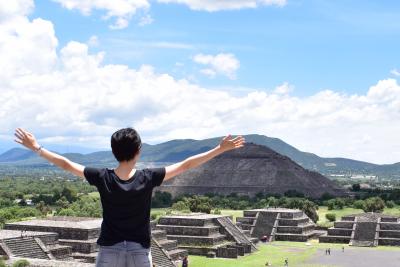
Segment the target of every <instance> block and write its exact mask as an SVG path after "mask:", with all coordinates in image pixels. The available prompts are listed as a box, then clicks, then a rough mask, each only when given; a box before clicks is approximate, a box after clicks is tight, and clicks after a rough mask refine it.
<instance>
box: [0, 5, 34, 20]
mask: <svg viewBox="0 0 400 267" xmlns="http://www.w3.org/2000/svg"><path fill="white" fill-rule="evenodd" d="M34 6H35V5H34V3H33V0H13V1H0V22H1V21H4V20H6V19H10V17H13V16H16V15H28V14H29V13H31V11H32V10H33V8H34Z"/></svg>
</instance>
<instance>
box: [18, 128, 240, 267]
mask: <svg viewBox="0 0 400 267" xmlns="http://www.w3.org/2000/svg"><path fill="white" fill-rule="evenodd" d="M15 136H16V139H15V141H16V142H17V143H20V144H22V145H24V146H25V147H27V148H28V149H30V150H32V151H34V152H36V153H37V154H38V155H39V156H41V157H43V158H45V159H46V160H48V161H49V162H51V163H53V164H54V165H56V166H58V167H60V168H62V169H64V170H66V171H69V172H71V173H72V174H74V175H76V176H79V177H81V178H86V180H87V181H88V182H89V184H91V185H94V186H96V188H97V190H98V191H99V193H100V199H101V204H102V208H103V222H102V224H101V232H100V237H99V239H98V240H97V244H99V247H100V249H99V254H98V256H97V259H96V266H97V267H101V266H114V267H117V266H124V267H125V266H130V267H151V266H152V260H151V252H150V207H151V196H152V192H153V188H154V187H156V186H160V185H161V183H162V182H163V181H166V180H169V179H171V178H172V177H174V176H176V175H178V174H181V173H183V172H185V171H187V170H189V169H192V168H195V167H198V166H200V165H202V164H203V163H205V162H207V161H209V160H210V159H212V158H214V157H216V156H218V155H220V154H222V153H224V152H226V151H228V150H232V149H236V148H240V147H242V146H243V145H244V138H243V137H241V136H238V137H235V138H232V137H231V136H230V135H228V136H226V137H225V138H223V139H222V141H221V142H220V144H219V145H217V146H216V147H215V148H213V149H211V150H209V151H207V152H204V153H201V154H198V155H195V156H192V157H189V158H187V159H185V160H183V161H181V162H178V163H175V164H172V165H169V166H166V167H163V168H145V169H136V168H135V165H136V163H137V161H138V160H139V156H140V152H141V147H142V142H141V139H140V136H139V134H138V133H137V132H136V131H135V130H134V129H132V128H125V129H121V130H118V131H116V132H115V133H114V134H113V135H112V136H111V150H112V153H113V154H114V156H115V158H116V159H117V161H118V166H117V167H116V168H115V169H108V168H91V167H85V166H82V165H81V164H78V163H75V162H72V161H70V160H68V159H67V158H65V157H63V156H60V155H58V154H56V153H54V152H51V151H49V150H47V149H45V148H43V147H42V146H41V145H39V143H38V142H37V141H36V139H35V137H34V135H33V134H32V133H29V132H28V131H26V130H24V129H21V128H17V129H16V130H15ZM186 266H187V265H186Z"/></svg>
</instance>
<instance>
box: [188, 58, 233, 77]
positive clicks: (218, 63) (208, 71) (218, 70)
mask: <svg viewBox="0 0 400 267" xmlns="http://www.w3.org/2000/svg"><path fill="white" fill-rule="evenodd" d="M193 61H194V62H196V63H198V64H202V65H206V66H207V68H205V69H202V70H201V73H203V74H205V75H207V76H210V77H215V75H217V74H222V75H225V76H227V77H228V78H229V79H231V80H234V79H236V71H237V70H238V69H239V67H240V62H239V60H238V59H237V58H236V57H235V55H233V54H224V53H221V54H217V55H215V56H213V55H204V54H197V55H195V56H194V57H193Z"/></svg>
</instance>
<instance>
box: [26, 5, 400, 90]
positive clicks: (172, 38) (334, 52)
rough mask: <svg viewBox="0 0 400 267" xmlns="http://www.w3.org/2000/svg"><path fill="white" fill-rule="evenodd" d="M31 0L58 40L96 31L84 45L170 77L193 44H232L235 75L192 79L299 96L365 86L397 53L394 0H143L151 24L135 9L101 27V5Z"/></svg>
mask: <svg viewBox="0 0 400 267" xmlns="http://www.w3.org/2000/svg"><path fill="white" fill-rule="evenodd" d="M35 5H36V7H35V10H34V12H33V13H32V14H31V15H30V17H32V18H34V17H41V18H44V19H48V20H51V21H52V22H53V23H54V27H55V30H56V32H57V37H58V39H59V42H60V46H59V47H63V46H64V45H65V44H66V43H68V42H69V41H70V40H77V41H81V42H86V41H87V40H88V39H89V38H90V37H91V36H92V35H96V36H97V37H98V39H99V46H98V47H96V48H93V51H105V52H106V55H107V56H106V58H105V62H106V63H119V64H127V65H129V66H130V67H132V68H137V67H139V66H140V65H142V64H150V65H152V66H154V67H155V69H156V70H157V71H158V72H168V73H171V70H174V71H173V72H172V73H171V74H172V75H174V76H175V77H176V78H178V79H179V78H186V77H188V76H190V75H196V74H197V73H196V71H198V69H199V66H198V65H196V64H194V63H193V62H192V60H191V59H192V57H193V56H194V55H195V54H197V53H206V54H216V53H233V54H234V55H235V56H236V57H237V58H238V59H239V60H240V68H239V70H238V71H237V79H236V80H230V79H227V78H226V77H215V78H213V79H210V78H208V77H206V76H202V75H200V76H198V75H197V76H196V82H198V83H199V84H201V85H204V86H208V87H235V88H236V87H241V88H263V89H267V90H268V89H273V88H274V87H276V86H277V85H279V84H281V83H283V82H289V83H290V84H293V85H294V86H295V88H296V89H295V90H294V92H293V93H294V94H295V95H299V96H306V95H311V94H313V93H315V92H318V91H319V90H321V89H332V90H335V91H339V92H345V93H349V94H352V93H365V92H366V91H367V90H368V88H369V87H370V86H371V85H373V84H374V83H376V81H377V80H379V79H382V78H386V77H388V76H391V75H390V71H391V70H393V69H396V68H397V67H399V66H398V65H399V62H400V53H399V47H400V34H399V33H400V19H399V18H400V16H399V15H400V2H398V1H321V0H319V1H299V0H289V1H287V3H286V5H285V6H283V7H277V6H262V7H259V8H255V9H240V10H223V11H218V12H207V11H193V10H191V9H190V8H188V7H187V6H186V5H178V4H163V3H157V2H152V3H151V9H150V10H149V14H150V15H151V17H152V18H153V20H154V21H153V22H152V23H151V24H149V25H145V26H139V25H138V24H137V21H138V20H139V15H137V16H133V18H132V19H131V22H130V24H129V26H128V27H127V28H125V29H121V30H110V29H109V27H108V25H109V24H110V21H106V20H104V19H102V16H104V14H105V12H104V11H101V10H100V11H99V10H95V11H93V12H92V14H91V15H90V16H83V15H82V14H81V13H80V12H79V11H78V10H68V9H65V8H63V7H62V6H61V5H60V4H59V3H55V2H52V1H45V0H41V1H36V2H35ZM155 43H165V44H167V43H168V44H170V46H173V45H175V46H176V48H171V47H168V48H161V47H160V46H155ZM151 44H153V47H151ZM177 62H179V63H183V64H184V68H176V66H175V64H176V63H177Z"/></svg>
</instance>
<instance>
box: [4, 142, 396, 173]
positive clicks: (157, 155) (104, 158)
mask: <svg viewBox="0 0 400 267" xmlns="http://www.w3.org/2000/svg"><path fill="white" fill-rule="evenodd" d="M245 138H246V141H247V142H252V143H255V144H258V145H263V146H267V147H269V148H271V149H272V150H275V151H276V152H278V153H280V154H282V155H285V156H288V157H289V158H291V159H292V160H293V161H295V162H296V163H297V164H299V165H301V166H302V167H303V168H306V169H309V170H315V171H318V172H320V173H322V174H325V175H330V174H341V173H343V174H349V173H357V174H372V175H380V176H385V177H388V178H398V179H400V163H396V164H386V165H378V164H372V163H368V162H363V161H357V160H352V159H346V158H322V157H319V156H317V155H315V154H312V153H308V152H302V151H300V150H298V149H297V148H295V147H293V146H291V145H289V144H287V143H285V142H283V141H282V140H280V139H278V138H271V137H267V136H263V135H245ZM220 140H221V137H216V138H210V139H204V140H193V139H179V140H171V141H168V142H165V143H161V144H157V145H148V144H144V145H143V148H142V155H141V162H142V163H144V164H147V163H150V162H152V163H154V164H156V165H157V164H160V165H162V163H168V162H177V161H180V160H182V159H185V158H186V157H188V156H191V155H194V154H196V153H200V152H204V151H207V150H208V149H210V148H212V147H214V146H216V145H217V144H218V142H219V141H220ZM64 155H65V156H67V157H68V158H70V159H72V160H76V161H77V162H80V163H82V164H86V165H93V166H109V165H110V166H113V165H114V164H115V163H116V162H115V160H114V158H113V155H112V153H111V152H110V151H99V152H94V153H89V154H84V155H83V154H79V153H69V154H64ZM0 162H3V163H7V164H17V165H32V166H34V165H37V164H41V165H42V164H44V161H43V160H42V159H40V158H38V157H37V156H36V155H35V154H34V153H32V152H29V151H27V150H25V149H22V148H13V149H11V150H9V151H7V152H5V153H3V154H1V155H0Z"/></svg>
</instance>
